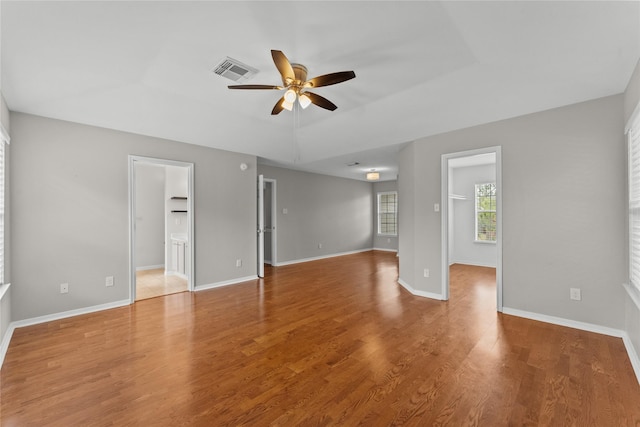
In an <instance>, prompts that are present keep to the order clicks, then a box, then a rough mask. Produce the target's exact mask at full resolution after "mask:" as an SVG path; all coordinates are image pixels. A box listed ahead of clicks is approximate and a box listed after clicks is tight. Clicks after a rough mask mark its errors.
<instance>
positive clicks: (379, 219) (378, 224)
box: [376, 191, 398, 236]
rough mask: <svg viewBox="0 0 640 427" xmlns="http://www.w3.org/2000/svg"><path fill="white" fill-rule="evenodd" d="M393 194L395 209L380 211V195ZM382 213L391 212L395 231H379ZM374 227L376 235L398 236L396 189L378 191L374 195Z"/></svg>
mask: <svg viewBox="0 0 640 427" xmlns="http://www.w3.org/2000/svg"><path fill="white" fill-rule="evenodd" d="M391 194H393V195H394V196H395V203H394V205H395V209H394V210H393V211H382V210H381V209H380V201H381V198H382V196H387V195H391ZM383 214H393V215H394V222H393V224H394V228H395V233H383V232H382V231H381V228H382V215H383ZM376 223H377V224H376V229H377V232H378V233H377V234H378V236H398V192H397V191H380V192H378V193H377V196H376Z"/></svg>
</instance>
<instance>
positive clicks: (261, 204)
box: [258, 175, 264, 277]
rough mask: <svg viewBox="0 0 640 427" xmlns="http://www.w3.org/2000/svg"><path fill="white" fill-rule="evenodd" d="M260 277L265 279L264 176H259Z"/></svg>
mask: <svg viewBox="0 0 640 427" xmlns="http://www.w3.org/2000/svg"><path fill="white" fill-rule="evenodd" d="M258 277H264V175H258Z"/></svg>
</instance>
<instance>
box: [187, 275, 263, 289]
mask: <svg viewBox="0 0 640 427" xmlns="http://www.w3.org/2000/svg"><path fill="white" fill-rule="evenodd" d="M257 279H258V276H246V277H239V278H237V279H231V280H224V281H222V282H216V283H210V284H208V285H199V286H196V288H195V291H196V292H198V291H204V290H206V289H214V288H221V287H223V286H229V285H235V284H237V283H242V282H249V281H251V280H257Z"/></svg>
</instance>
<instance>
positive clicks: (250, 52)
mask: <svg viewBox="0 0 640 427" xmlns="http://www.w3.org/2000/svg"><path fill="white" fill-rule="evenodd" d="M0 7H1V11H0V12H1V30H0V31H1V32H0V35H1V51H0V53H1V55H2V64H1V67H0V69H1V73H2V74H1V89H2V93H3V95H4V97H5V99H6V101H7V104H8V106H9V108H10V109H11V110H13V111H19V112H25V113H30V114H36V115H41V116H45V117H52V118H57V119H62V120H67V121H73V122H78V123H85V124H90V125H96V126H101V127H106V128H111V129H118V130H123V131H128V132H133V133H138V134H143V135H150V136H155V137H161V138H167V139H172V140H177V141H182V142H186V143H192V144H199V145H205V146H210V147H215V148H220V149H225V150H230V151H236V152H242V153H249V154H253V155H256V156H258V157H259V158H260V161H261V162H263V163H268V164H275V165H280V166H285V167H292V168H296V169H302V170H309V171H313V172H320V173H326V174H331V175H337V176H345V177H349V178H354V179H364V171H366V170H369V169H371V168H376V169H378V170H380V171H381V172H382V179H383V180H385V179H394V178H395V175H396V173H397V167H396V163H395V153H396V152H397V151H398V149H399V148H400V147H402V146H403V144H406V143H407V142H410V141H413V140H416V139H419V138H422V137H425V136H429V135H434V134H438V133H442V132H447V131H451V130H455V129H460V128H465V127H469V126H473V125H477V124H482V123H487V122H492V121H496V120H501V119H506V118H510V117H515V116H519V115H523V114H528V113H532V112H536V111H541V110H546V109H550V108H554V107H559V106H563V105H568V104H572V103H576V102H581V101H585V100H589V99H594V98H599V97H603V96H607V95H613V94H618V93H621V92H623V91H624V90H625V87H626V85H627V83H628V81H629V78H630V76H631V73H632V71H633V69H634V66H635V64H636V63H637V61H638V59H639V58H640V2H635V1H633V2H631V1H630V2H614V1H609V2H592V1H585V2H582V1H568V2H550V1H549V2H546V1H545V2H524V1H513V2H508V1H502V2H483V1H471V2H461V1H455V2H436V1H407V2H402V1H371V2H368V1H352V2H346V1H321V2H320V1H319V2H310V1H309V2H307V1H297V2H294V1H279V2H269V1H257V2H243V1H235V2H231V1H220V2H217V1H209V2H207V1H195V2H182V1H179V2H170V1H159V2H155V1H140V2H125V1H113V2H97V1H86V2H84V1H82V2H81V1H61V2H58V1H45V2H26V1H15V2H14V1H7V0H3V1H2V2H1V4H0ZM270 49H278V50H282V51H283V52H284V53H285V54H286V55H287V56H288V57H289V59H290V60H291V61H292V62H298V63H302V64H304V65H306V66H307V68H308V69H309V76H310V77H313V76H316V75H320V74H325V73H330V72H335V71H342V70H354V71H355V72H356V75H357V77H356V79H354V80H350V81H348V82H345V83H342V84H339V85H335V86H330V87H325V88H319V89H317V90H316V92H317V93H318V94H320V95H322V96H324V97H326V98H328V99H330V100H331V101H333V102H334V103H335V104H337V105H338V109H337V110H336V111H334V112H329V111H326V110H323V109H320V108H317V107H315V106H311V107H309V108H307V109H306V110H303V111H301V112H300V113H299V114H292V113H290V112H287V111H284V112H282V113H281V114H280V115H278V116H271V115H270V111H271V108H272V107H273V104H274V103H275V101H276V100H277V99H278V98H279V96H281V94H280V93H279V92H276V91H231V90H228V89H227V85H228V84H234V83H233V82H232V81H231V80H227V79H224V78H222V77H220V76H217V75H215V74H214V73H212V69H213V68H214V67H215V65H217V64H218V63H219V62H220V61H221V60H222V59H224V58H225V57H226V56H229V57H232V58H235V59H237V60H239V61H241V62H243V63H245V64H248V65H250V66H252V67H255V68H257V69H258V70H259V72H258V74H257V75H255V76H254V77H253V78H252V79H251V80H250V81H248V82H246V83H264V84H278V83H279V82H280V77H279V74H278V72H277V70H276V68H275V66H274V65H273V62H272V60H271V55H270ZM354 161H357V162H360V165H358V166H357V167H348V166H347V164H349V163H352V162H354Z"/></svg>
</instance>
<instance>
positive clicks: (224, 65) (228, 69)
mask: <svg viewBox="0 0 640 427" xmlns="http://www.w3.org/2000/svg"><path fill="white" fill-rule="evenodd" d="M213 72H214V73H216V74H217V75H219V76H222V77H226V78H228V79H230V80H233V81H234V82H239V81H245V80H249V79H250V78H251V77H253V75H255V74H256V73H257V72H258V70H257V69H255V68H253V67H250V66H248V65H246V64H243V63H242V62H240V61H238V60H237V59H233V58H229V57H228V56H227V57H226V58H225V59H223V60H222V62H220V63H219V64H218V65H216V67H215V68H214V69H213Z"/></svg>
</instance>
